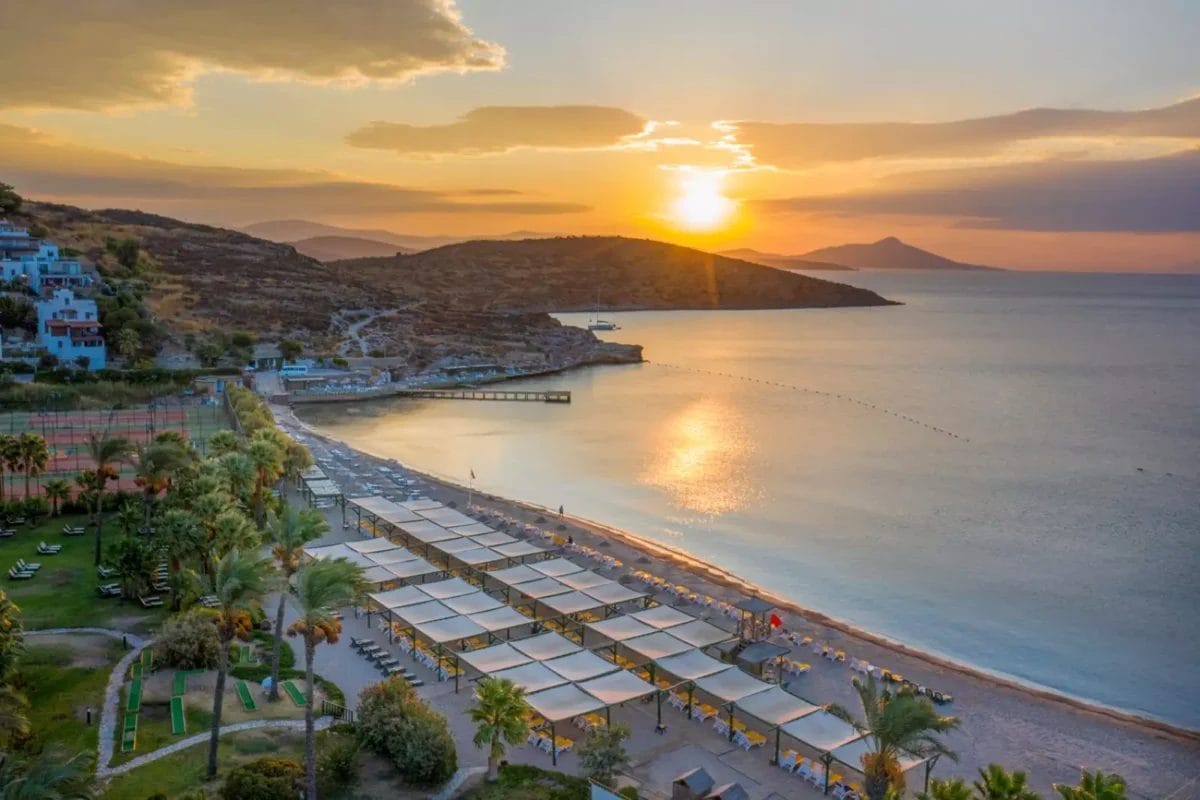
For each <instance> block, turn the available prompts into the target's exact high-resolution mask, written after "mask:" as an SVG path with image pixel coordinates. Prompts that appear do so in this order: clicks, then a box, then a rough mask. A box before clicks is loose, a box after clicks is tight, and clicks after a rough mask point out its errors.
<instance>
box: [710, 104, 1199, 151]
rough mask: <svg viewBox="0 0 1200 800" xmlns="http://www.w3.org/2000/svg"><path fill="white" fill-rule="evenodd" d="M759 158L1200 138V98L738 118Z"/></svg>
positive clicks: (739, 130)
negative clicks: (857, 116) (1120, 106)
mask: <svg viewBox="0 0 1200 800" xmlns="http://www.w3.org/2000/svg"><path fill="white" fill-rule="evenodd" d="M731 125H732V126H733V128H734V129H735V133H736V138H737V141H738V142H739V143H741V144H745V145H748V146H749V147H750V148H751V151H752V152H753V154H754V157H755V159H756V160H757V161H759V162H760V163H763V164H772V165H775V166H781V167H806V166H812V165H816V164H824V163H834V162H846V161H861V160H864V159H870V158H911V157H921V158H943V157H946V156H972V155H974V156H980V155H988V154H992V153H995V152H998V151H999V150H1001V149H1002V148H1003V147H1005V146H1006V145H1009V144H1012V143H1014V142H1018V141H1024V140H1028V139H1040V138H1046V137H1071V136H1079V137H1178V138H1200V98H1194V99H1192V100H1187V101H1184V102H1182V103H1177V104H1175V105H1172V106H1167V107H1165V108H1156V109H1150V110H1146V111H1090V110H1071V109H1056V108H1037V109H1032V110H1029V111H1019V112H1017V113H1015V114H1004V115H1001V116H995V117H982V118H980V119H968V120H958V121H955V122H930V123H926V122H866V123H810V122H799V123H771V122H736V123H731Z"/></svg>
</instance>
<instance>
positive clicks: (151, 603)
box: [138, 595, 163, 608]
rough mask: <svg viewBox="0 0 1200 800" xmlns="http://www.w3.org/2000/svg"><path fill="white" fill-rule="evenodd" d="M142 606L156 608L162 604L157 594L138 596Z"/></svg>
mask: <svg viewBox="0 0 1200 800" xmlns="http://www.w3.org/2000/svg"><path fill="white" fill-rule="evenodd" d="M138 600H139V601H140V602H141V604H142V607H143V608H158V607H159V606H161V605H162V604H163V601H162V598H161V597H159V596H158V595H150V596H149V597H139V598H138Z"/></svg>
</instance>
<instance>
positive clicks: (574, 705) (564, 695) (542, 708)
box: [518, 665, 605, 722]
mask: <svg viewBox="0 0 1200 800" xmlns="http://www.w3.org/2000/svg"><path fill="white" fill-rule="evenodd" d="M539 666H540V665H539ZM518 669H520V667H518ZM543 669H545V668H544V667H543ZM547 671H549V670H547ZM525 701H526V702H527V703H529V705H530V707H532V708H533V710H534V711H536V712H537V713H539V714H541V715H542V716H543V717H545V718H546V719H548V720H550V721H551V722H561V721H562V720H564V719H574V718H575V717H578V716H579V715H580V714H590V713H591V712H593V711H599V710H600V709H602V708H604V705H605V704H604V703H603V702H602V701H600V700H597V699H596V698H595V697H593V696H592V695H590V694H588V693H587V692H585V691H583V690H582V689H580V688H578V687H576V686H575V685H573V684H566V685H565V686H559V687H557V688H554V689H547V690H545V691H542V692H534V693H533V694H530V695H526V697H525Z"/></svg>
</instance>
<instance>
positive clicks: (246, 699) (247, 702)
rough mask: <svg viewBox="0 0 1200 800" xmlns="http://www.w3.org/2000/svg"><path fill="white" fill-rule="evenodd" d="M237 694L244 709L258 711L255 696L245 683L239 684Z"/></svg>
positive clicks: (240, 682) (239, 682)
mask: <svg viewBox="0 0 1200 800" xmlns="http://www.w3.org/2000/svg"><path fill="white" fill-rule="evenodd" d="M237 693H238V697H239V698H240V699H241V701H242V708H244V709H246V710H247V711H255V710H257V709H258V706H257V705H255V703H254V696H253V695H252V694H250V688H249V687H248V686H246V682H245V681H238V682H237Z"/></svg>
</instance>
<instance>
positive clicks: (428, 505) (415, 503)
mask: <svg viewBox="0 0 1200 800" xmlns="http://www.w3.org/2000/svg"><path fill="white" fill-rule="evenodd" d="M399 505H400V507H401V508H406V509H408V510H409V511H415V512H418V513H420V512H422V511H429V510H430V509H434V508H441V507H442V504H441V503H439V502H438V501H437V500H428V499H426V500H409V501H407V502H404V503H400V504H399Z"/></svg>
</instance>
